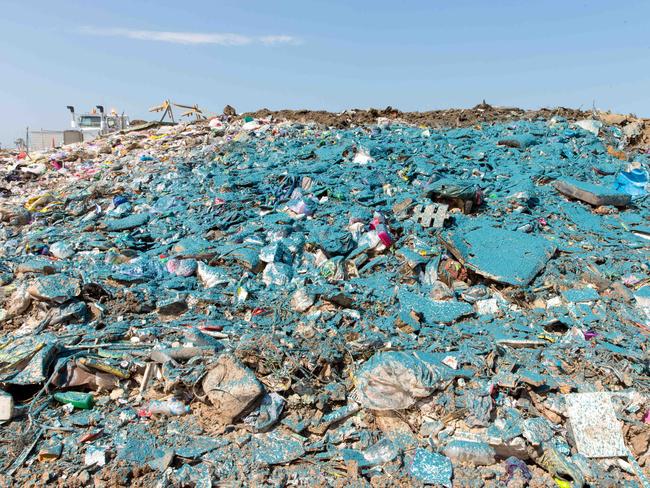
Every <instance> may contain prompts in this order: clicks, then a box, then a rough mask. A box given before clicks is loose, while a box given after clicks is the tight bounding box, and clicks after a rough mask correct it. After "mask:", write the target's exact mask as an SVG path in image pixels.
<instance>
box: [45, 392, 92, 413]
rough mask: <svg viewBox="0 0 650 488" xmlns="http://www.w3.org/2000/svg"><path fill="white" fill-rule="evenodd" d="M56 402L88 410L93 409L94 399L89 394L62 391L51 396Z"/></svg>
mask: <svg viewBox="0 0 650 488" xmlns="http://www.w3.org/2000/svg"><path fill="white" fill-rule="evenodd" d="M53 397H54V399H55V400H56V401H57V402H61V403H69V404H70V405H72V406H73V407H75V408H81V409H83V410H89V409H91V408H93V403H94V399H93V396H92V395H91V394H90V393H83V392H81V391H62V392H58V393H55V394H54V395H53Z"/></svg>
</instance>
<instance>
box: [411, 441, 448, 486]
mask: <svg viewBox="0 0 650 488" xmlns="http://www.w3.org/2000/svg"><path fill="white" fill-rule="evenodd" d="M409 474H410V475H411V476H412V477H413V478H415V479H416V480H418V481H421V482H422V483H424V484H427V485H434V486H446V487H449V486H451V477H452V474H453V466H452V464H451V461H450V460H449V459H448V458H447V457H445V456H443V455H442V454H438V453H436V452H430V451H427V450H426V449H416V450H415V455H414V456H413V460H412V461H411V463H410V465H409Z"/></svg>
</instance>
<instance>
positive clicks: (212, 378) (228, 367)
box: [203, 354, 264, 424]
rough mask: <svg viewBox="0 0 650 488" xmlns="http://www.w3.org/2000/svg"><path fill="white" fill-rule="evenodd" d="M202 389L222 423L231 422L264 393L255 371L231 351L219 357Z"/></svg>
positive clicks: (218, 420) (216, 418)
mask: <svg viewBox="0 0 650 488" xmlns="http://www.w3.org/2000/svg"><path fill="white" fill-rule="evenodd" d="M203 390H204V391H205V393H206V394H207V396H208V398H209V399H210V401H211V402H212V405H214V407H215V420H216V421H217V422H219V423H222V424H230V423H232V422H233V421H234V420H235V419H237V418H238V417H240V416H241V415H242V414H243V413H244V412H245V411H246V410H247V409H248V408H249V407H251V406H252V405H253V403H254V402H255V401H256V400H257V399H258V398H259V397H260V396H261V395H262V394H263V393H264V387H263V386H262V383H260V382H259V381H258V379H257V378H256V377H255V374H254V373H253V372H252V371H251V370H250V369H248V368H247V367H245V366H244V365H243V364H242V363H241V362H240V361H239V360H238V359H237V358H236V357H235V356H233V355H231V354H223V355H221V356H220V357H219V359H218V360H217V362H216V363H215V364H214V366H213V367H212V369H211V370H210V371H209V372H208V374H207V376H206V377H205V379H204V380H203Z"/></svg>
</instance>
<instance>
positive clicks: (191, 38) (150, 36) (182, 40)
mask: <svg viewBox="0 0 650 488" xmlns="http://www.w3.org/2000/svg"><path fill="white" fill-rule="evenodd" d="M81 32H83V33H84V34H88V35H94V36H110V37H124V38H127V39H136V40H139V41H157V42H171V43H174V44H194V45H198V44H215V45H219V46H246V45H250V44H264V45H267V46H276V45H279V44H297V43H298V42H299V40H298V39H296V38H295V37H293V36H288V35H284V34H282V35H271V36H245V35H241V34H232V33H229V32H205V33H203V32H166V31H150V30H137V29H122V28H113V29H102V28H97V29H95V28H93V27H83V28H82V29H81Z"/></svg>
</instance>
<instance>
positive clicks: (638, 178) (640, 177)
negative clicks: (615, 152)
mask: <svg viewBox="0 0 650 488" xmlns="http://www.w3.org/2000/svg"><path fill="white" fill-rule="evenodd" d="M649 179H650V178H648V171H646V170H645V169H644V168H634V169H631V170H630V171H621V172H620V173H619V174H618V175H616V182H615V183H614V188H615V189H616V190H617V191H620V192H622V193H627V194H628V195H632V196H641V195H645V194H646V193H647V192H648V180H649Z"/></svg>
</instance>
